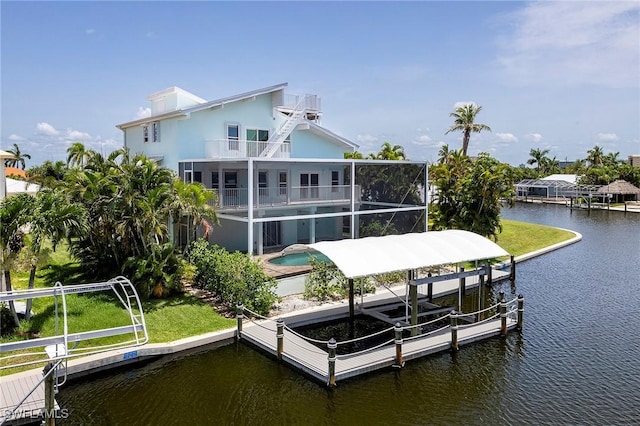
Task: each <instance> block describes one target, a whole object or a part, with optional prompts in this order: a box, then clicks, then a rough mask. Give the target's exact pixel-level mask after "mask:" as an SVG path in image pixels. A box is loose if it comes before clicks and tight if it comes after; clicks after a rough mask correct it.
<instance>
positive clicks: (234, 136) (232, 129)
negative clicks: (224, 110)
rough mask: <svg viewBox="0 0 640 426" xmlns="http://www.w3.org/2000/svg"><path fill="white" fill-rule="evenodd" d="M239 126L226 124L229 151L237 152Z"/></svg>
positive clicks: (238, 147)
mask: <svg viewBox="0 0 640 426" xmlns="http://www.w3.org/2000/svg"><path fill="white" fill-rule="evenodd" d="M239 139H240V126H238V125H237V124H227V141H228V143H229V149H230V150H232V151H237V150H239V149H240V142H238V140H239Z"/></svg>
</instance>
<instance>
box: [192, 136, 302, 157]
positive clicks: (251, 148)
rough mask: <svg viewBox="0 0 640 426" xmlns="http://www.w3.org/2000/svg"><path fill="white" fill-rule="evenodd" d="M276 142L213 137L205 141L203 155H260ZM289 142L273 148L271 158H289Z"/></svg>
mask: <svg viewBox="0 0 640 426" xmlns="http://www.w3.org/2000/svg"><path fill="white" fill-rule="evenodd" d="M272 145H273V146H274V147H275V145H276V144H274V143H272V142H257V141H247V140H233V139H214V140H209V141H206V143H205V155H206V157H207V158H247V157H260V154H262V153H263V152H265V150H266V149H267V148H270V147H271V146H272ZM290 156H291V144H289V143H283V144H280V146H278V147H277V149H275V151H274V154H273V155H272V158H289V157H290Z"/></svg>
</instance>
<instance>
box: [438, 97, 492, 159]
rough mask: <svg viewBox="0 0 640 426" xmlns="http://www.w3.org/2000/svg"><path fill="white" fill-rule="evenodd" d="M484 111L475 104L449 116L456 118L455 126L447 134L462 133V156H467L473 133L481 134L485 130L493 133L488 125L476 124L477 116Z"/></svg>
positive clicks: (463, 107) (468, 105)
mask: <svg viewBox="0 0 640 426" xmlns="http://www.w3.org/2000/svg"><path fill="white" fill-rule="evenodd" d="M481 110H482V107H481V106H480V105H478V106H476V105H473V104H467V105H463V106H461V107H460V108H458V109H457V110H456V111H455V112H452V113H451V114H449V116H450V117H453V118H455V121H454V124H453V126H451V127H449V130H447V131H446V133H445V135H446V134H449V133H450V132H457V131H461V132H462V133H463V136H462V154H463V155H467V149H468V148H469V139H470V138H471V132H474V133H480V132H481V131H483V130H487V131H489V132H490V131H491V127H489V126H487V125H486V124H478V123H474V121H475V119H476V115H478V113H479V112H480V111H481Z"/></svg>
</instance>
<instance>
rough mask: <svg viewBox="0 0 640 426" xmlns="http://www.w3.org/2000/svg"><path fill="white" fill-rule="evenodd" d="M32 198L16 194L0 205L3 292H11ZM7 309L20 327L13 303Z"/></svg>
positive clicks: (0, 265)
mask: <svg viewBox="0 0 640 426" xmlns="http://www.w3.org/2000/svg"><path fill="white" fill-rule="evenodd" d="M32 207H33V197H32V196H31V195H28V194H16V195H14V196H12V197H8V198H5V199H4V200H3V201H2V204H0V230H1V232H0V249H2V257H1V261H2V264H0V267H1V269H2V272H3V276H4V282H5V287H6V288H5V290H6V291H11V290H12V285H11V267H12V266H13V263H14V261H15V260H16V258H17V257H18V254H19V253H20V251H21V250H22V248H23V247H24V234H23V233H22V231H21V229H20V228H21V227H22V226H23V225H25V224H26V223H27V221H26V219H27V217H28V212H29V211H31V210H32ZM9 309H10V310H11V314H12V315H13V321H14V322H15V324H16V326H19V325H20V321H19V320H18V315H17V314H16V308H15V305H14V303H13V301H10V302H9Z"/></svg>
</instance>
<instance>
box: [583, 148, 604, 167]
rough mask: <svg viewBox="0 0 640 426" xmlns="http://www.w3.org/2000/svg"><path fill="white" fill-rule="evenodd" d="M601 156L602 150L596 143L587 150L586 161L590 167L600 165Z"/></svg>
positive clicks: (602, 155) (602, 154)
mask: <svg viewBox="0 0 640 426" xmlns="http://www.w3.org/2000/svg"><path fill="white" fill-rule="evenodd" d="M603 157H604V152H603V151H602V147H599V146H598V145H596V146H594V147H593V148H591V149H590V150H589V151H587V161H588V162H589V165H590V166H591V167H599V166H601V165H602V159H603Z"/></svg>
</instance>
